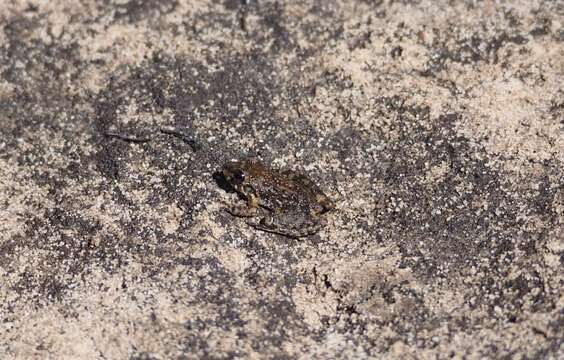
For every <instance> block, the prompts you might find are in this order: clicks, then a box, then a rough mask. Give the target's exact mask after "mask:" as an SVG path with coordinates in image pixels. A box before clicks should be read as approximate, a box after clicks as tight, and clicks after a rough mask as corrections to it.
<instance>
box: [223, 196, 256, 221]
mask: <svg viewBox="0 0 564 360" xmlns="http://www.w3.org/2000/svg"><path fill="white" fill-rule="evenodd" d="M257 209H258V203H257V200H256V198H255V197H254V196H249V197H248V198H247V203H246V204H244V205H242V204H238V205H229V206H228V207H227V212H229V213H230V214H231V215H234V216H238V217H253V216H256V214H257Z"/></svg>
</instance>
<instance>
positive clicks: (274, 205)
mask: <svg viewBox="0 0 564 360" xmlns="http://www.w3.org/2000/svg"><path fill="white" fill-rule="evenodd" d="M222 174H223V177H224V179H225V181H226V182H227V184H229V186H230V187H232V188H233V189H234V190H235V191H236V192H237V193H238V195H239V196H240V197H241V198H242V199H244V200H245V201H246V204H245V205H238V206H237V205H235V206H232V207H231V208H229V209H228V211H229V212H230V213H231V214H233V215H235V216H239V217H248V218H250V219H249V220H247V224H249V225H250V226H252V227H254V228H257V229H260V230H263V231H268V232H273V233H277V234H281V235H285V236H289V237H303V236H308V235H312V234H314V233H316V232H317V231H319V229H320V228H321V226H323V225H324V224H325V221H324V219H323V218H322V217H320V215H322V214H324V213H326V212H327V211H329V210H332V209H333V208H334V204H333V202H332V201H331V200H330V199H329V198H328V197H327V196H326V195H325V194H324V193H323V192H322V191H321V189H320V188H319V187H318V186H317V185H315V183H313V181H311V180H310V179H309V178H307V177H306V176H305V175H302V174H300V173H297V172H295V171H292V170H275V169H270V168H268V167H266V166H265V165H263V164H262V163H260V162H259V161H257V160H254V159H244V160H240V161H233V162H229V163H227V164H225V165H224V166H223V169H222Z"/></svg>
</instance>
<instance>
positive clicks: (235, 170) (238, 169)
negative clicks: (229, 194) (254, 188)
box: [221, 161, 253, 195]
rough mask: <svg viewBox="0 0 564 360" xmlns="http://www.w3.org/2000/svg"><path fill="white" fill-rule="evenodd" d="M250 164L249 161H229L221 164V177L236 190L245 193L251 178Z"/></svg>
mask: <svg viewBox="0 0 564 360" xmlns="http://www.w3.org/2000/svg"><path fill="white" fill-rule="evenodd" d="M252 166H253V164H252V163H251V162H249V161H231V162H228V163H226V164H225V165H223V168H222V171H221V173H222V174H223V178H224V179H225V181H226V182H227V184H229V186H231V187H232V188H233V189H234V190H236V191H237V192H239V193H241V194H243V195H245V193H246V189H247V188H248V187H249V186H248V184H249V182H250V179H251V178H252Z"/></svg>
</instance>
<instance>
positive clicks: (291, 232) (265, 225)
mask: <svg viewBox="0 0 564 360" xmlns="http://www.w3.org/2000/svg"><path fill="white" fill-rule="evenodd" d="M247 224H248V225H249V226H251V227H253V228H255V229H258V230H262V231H266V232H271V233H275V234H279V235H284V236H287V237H291V238H301V237H305V236H309V235H313V234H315V233H317V232H318V231H319V229H320V228H321V225H320V224H319V223H311V224H302V226H300V227H299V228H298V227H297V228H291V227H288V226H287V225H285V224H280V223H278V222H277V221H276V220H275V218H274V217H272V216H265V217H262V218H260V219H259V218H253V219H249V220H247Z"/></svg>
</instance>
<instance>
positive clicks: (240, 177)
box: [231, 170, 245, 185]
mask: <svg viewBox="0 0 564 360" xmlns="http://www.w3.org/2000/svg"><path fill="white" fill-rule="evenodd" d="M231 181H232V182H233V184H235V185H239V184H242V183H243V181H245V174H244V173H243V172H242V171H241V170H235V171H234V172H233V177H232V180H231Z"/></svg>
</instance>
